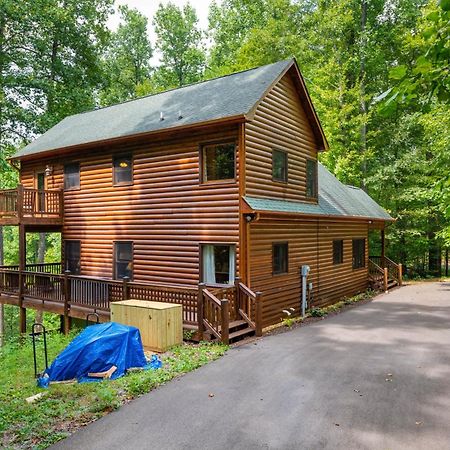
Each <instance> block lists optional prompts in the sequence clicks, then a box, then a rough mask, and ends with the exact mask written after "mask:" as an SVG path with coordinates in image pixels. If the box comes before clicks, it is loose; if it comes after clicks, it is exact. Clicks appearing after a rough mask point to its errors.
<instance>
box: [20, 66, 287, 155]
mask: <svg viewBox="0 0 450 450" xmlns="http://www.w3.org/2000/svg"><path fill="white" fill-rule="evenodd" d="M293 63H294V60H293V59H290V60H286V61H279V62H276V63H274V64H269V65H266V66H262V67H257V68H255V69H250V70H246V71H243V72H238V73H234V74H231V75H226V76H223V77H219V78H214V79H212V80H207V81H203V82H200V83H195V84H191V85H188V86H184V87H181V88H178V89H172V90H169V91H165V92H161V93H159V94H154V95H149V96H146V97H142V98H138V99H136V100H131V101H128V102H124V103H120V104H117V105H113V106H108V107H105V108H100V109H96V110H93V111H89V112H85V113H81V114H75V115H73V116H69V117H66V118H65V119H63V120H62V121H61V122H59V123H58V124H57V125H55V126H54V127H53V128H50V130H48V131H47V132H45V133H44V134H43V135H41V136H40V137H38V138H37V139H36V140H34V141H32V142H31V143H30V144H28V145H27V146H26V147H24V148H23V149H21V150H19V151H18V152H17V153H16V154H15V155H14V156H13V157H14V158H20V157H23V156H29V155H33V154H36V153H41V152H45V151H49V150H56V149H60V148H61V149H62V148H66V147H72V146H75V145H80V144H88V143H94V142H100V141H105V140H109V139H114V138H121V137H127V136H133V135H137V134H141V133H147V132H152V131H160V130H167V129H170V128H175V127H180V126H186V125H193V124H197V123H202V122H208V121H212V120H218V119H226V118H230V117H236V116H240V115H242V116H244V115H246V114H248V113H249V112H250V111H251V110H252V108H253V106H254V105H255V104H256V103H257V102H258V101H259V100H260V99H261V97H262V96H263V95H264V93H265V92H266V90H267V89H268V88H269V87H270V85H271V84H272V83H273V82H274V81H275V80H276V79H277V78H278V77H279V76H280V75H281V74H282V73H283V72H284V71H285V70H286V69H287V68H288V67H289V66H291V65H292V64H293ZM161 114H162V116H163V117H164V120H161ZM180 116H181V118H180Z"/></svg>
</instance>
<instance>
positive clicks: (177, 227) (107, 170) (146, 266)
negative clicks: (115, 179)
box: [21, 126, 239, 285]
mask: <svg viewBox="0 0 450 450" xmlns="http://www.w3.org/2000/svg"><path fill="white" fill-rule="evenodd" d="M222 140H223V141H235V142H236V143H238V127H237V126H233V127H227V128H223V127H222V129H221V130H220V131H217V130H214V131H210V132H205V131H203V133H201V134H199V133H197V134H195V133H192V134H191V135H189V136H185V137H179V138H171V139H170V140H166V141H160V142H151V141H146V142H140V143H135V144H133V145H128V146H124V145H121V146H117V147H114V148H109V149H108V148H102V149H100V148H99V149H96V150H95V151H93V152H92V151H91V152H86V155H79V156H78V157H77V158H69V157H67V158H64V160H63V161H56V160H49V161H40V162H39V163H31V162H30V163H28V162H23V164H22V171H21V180H22V183H23V184H24V185H25V186H28V187H32V186H33V183H34V174H35V172H36V171H37V170H43V169H45V167H46V165H47V164H49V165H51V166H52V167H53V175H52V176H51V177H49V178H48V181H47V187H48V188H49V189H54V188H61V187H62V186H63V165H62V163H63V162H64V163H68V162H80V183H81V187H80V189H79V190H71V191H65V192H64V206H65V217H64V227H63V239H77V240H80V241H81V274H83V275H92V276H101V277H112V275H113V242H114V241H133V242H134V279H135V280H136V281H148V282H168V283H179V284H191V285H192V284H196V283H198V281H199V245H200V244H201V243H216V242H217V243H230V244H234V245H236V248H237V264H236V265H237V267H239V186H238V173H239V170H238V169H239V161H238V155H239V151H238V149H237V148H236V155H237V156H236V158H237V169H236V181H235V182H229V181H228V182H225V183H221V182H217V183H208V184H204V185H203V184H200V183H199V145H200V144H201V143H202V142H211V141H222ZM128 152H131V153H132V154H133V166H134V182H133V185H132V186H115V187H113V183H112V155H113V154H114V153H115V154H123V153H128Z"/></svg>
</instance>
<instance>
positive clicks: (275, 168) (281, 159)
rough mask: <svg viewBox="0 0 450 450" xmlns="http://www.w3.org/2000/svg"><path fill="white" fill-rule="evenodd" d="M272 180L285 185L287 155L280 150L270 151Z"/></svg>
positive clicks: (286, 178)
mask: <svg viewBox="0 0 450 450" xmlns="http://www.w3.org/2000/svg"><path fill="white" fill-rule="evenodd" d="M272 178H273V179H274V180H275V181H281V182H283V183H287V180H288V155H287V153H286V152H283V151H281V150H272Z"/></svg>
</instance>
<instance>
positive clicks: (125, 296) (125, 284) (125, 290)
mask: <svg viewBox="0 0 450 450" xmlns="http://www.w3.org/2000/svg"><path fill="white" fill-rule="evenodd" d="M122 281H123V286H122V300H129V299H130V286H129V285H128V283H129V282H130V277H123V278H122Z"/></svg>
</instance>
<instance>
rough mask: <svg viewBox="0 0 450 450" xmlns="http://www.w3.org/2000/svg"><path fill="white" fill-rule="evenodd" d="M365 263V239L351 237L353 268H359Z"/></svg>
mask: <svg viewBox="0 0 450 450" xmlns="http://www.w3.org/2000/svg"><path fill="white" fill-rule="evenodd" d="M365 265H366V240H365V239H353V268H354V269H360V268H361V267H365Z"/></svg>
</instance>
